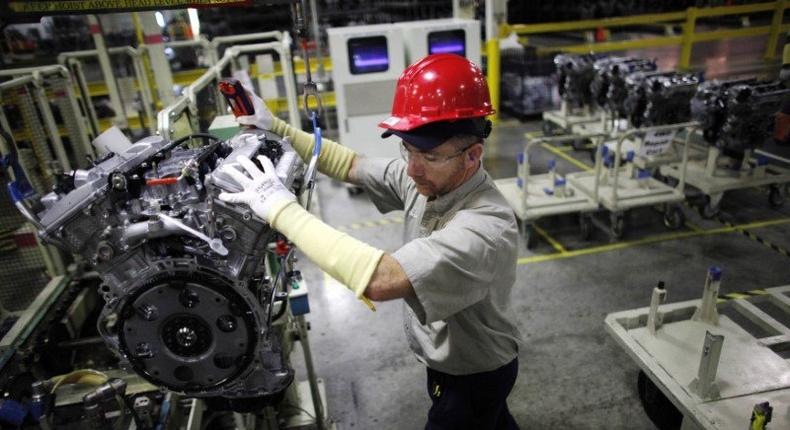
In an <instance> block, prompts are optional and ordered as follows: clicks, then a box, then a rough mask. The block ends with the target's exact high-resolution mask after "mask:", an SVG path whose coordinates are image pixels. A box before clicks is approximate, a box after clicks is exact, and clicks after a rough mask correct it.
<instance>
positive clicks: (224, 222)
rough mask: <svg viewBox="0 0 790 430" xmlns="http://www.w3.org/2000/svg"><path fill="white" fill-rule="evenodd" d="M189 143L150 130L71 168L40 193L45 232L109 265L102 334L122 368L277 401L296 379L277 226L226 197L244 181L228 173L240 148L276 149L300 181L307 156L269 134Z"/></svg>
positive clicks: (198, 389)
mask: <svg viewBox="0 0 790 430" xmlns="http://www.w3.org/2000/svg"><path fill="white" fill-rule="evenodd" d="M185 142H186V141H184V142H180V141H172V142H168V141H166V140H164V139H163V138H161V137H157V136H152V137H148V138H145V139H142V140H140V141H138V142H136V143H134V144H132V145H130V146H128V147H127V148H126V149H125V150H123V151H118V153H110V154H109V155H107V156H105V157H104V158H103V159H101V160H99V161H98V162H96V163H94V166H93V167H91V168H90V169H86V170H77V171H74V172H70V173H69V174H68V175H65V176H64V177H63V178H62V180H61V182H60V184H59V186H58V187H57V188H56V190H55V191H54V192H52V193H50V194H48V195H46V196H44V197H43V198H42V199H41V203H42V204H43V210H41V211H39V212H38V213H37V218H38V223H39V224H40V228H41V230H40V235H41V236H42V238H43V239H45V240H46V241H48V242H50V243H52V244H55V245H56V246H58V247H59V248H61V249H63V250H64V251H67V252H70V253H73V254H78V255H80V256H82V258H84V259H85V260H87V261H88V262H89V263H91V264H92V265H93V267H94V268H95V270H96V271H97V272H98V273H99V274H100V276H101V278H102V280H103V283H102V285H101V287H100V292H101V294H102V296H103V298H104V301H105V306H104V309H103V312H102V316H101V318H100V321H99V332H100V333H101V334H102V336H103V338H104V340H105V342H106V343H107V345H108V346H109V347H110V348H111V349H113V350H114V351H115V352H116V353H117V355H118V356H119V358H120V360H121V364H122V365H124V366H125V367H127V368H131V369H133V370H134V371H135V372H137V373H138V374H140V375H141V376H143V377H144V378H145V379H147V380H148V381H150V382H151V383H153V384H155V385H157V386H160V387H164V388H167V389H169V390H173V391H177V392H180V393H185V394H186V395H189V396H195V397H204V398H223V399H231V400H243V399H267V398H268V399H271V398H274V397H276V396H278V395H280V394H281V393H282V392H283V391H284V389H285V388H287V387H288V385H289V384H290V383H291V382H292V380H293V370H292V369H291V368H290V367H289V364H288V363H287V360H286V359H285V357H284V355H283V351H282V348H281V344H280V341H279V339H278V337H277V334H276V332H275V331H274V330H272V328H271V326H270V321H271V312H272V308H273V307H274V306H275V303H273V302H272V299H271V298H272V297H274V296H273V295H271V294H270V292H271V290H270V288H271V287H269V286H268V284H267V282H266V281H267V280H268V278H267V271H266V262H265V261H266V257H267V252H268V251H267V245H268V244H269V243H270V242H271V241H272V240H273V238H274V237H275V236H274V235H275V232H274V231H273V230H272V229H271V227H270V226H269V225H268V224H267V223H266V222H265V221H263V220H262V219H259V218H258V217H257V216H255V215H254V214H253V213H252V212H251V211H250V210H249V209H248V208H246V206H240V205H235V204H229V203H225V202H223V201H220V200H219V199H217V198H216V196H217V195H218V194H219V192H221V191H229V192H234V191H239V190H240V188H239V186H238V185H237V184H236V183H235V182H234V181H233V180H232V179H231V177H230V176H229V175H227V174H226V173H224V172H223V171H222V170H220V167H223V166H227V167H228V168H238V169H240V167H239V166H238V165H237V162H236V158H237V157H238V156H240V155H243V156H247V157H249V158H251V159H253V160H254V159H255V156H256V155H261V154H263V155H266V156H268V157H269V158H270V159H272V161H273V162H274V163H275V166H276V173H277V175H278V177H280V179H282V180H283V182H284V183H285V184H286V186H288V187H290V188H291V189H296V188H298V187H299V186H300V181H301V173H302V171H303V165H302V162H301V160H299V157H298V156H297V154H296V153H295V152H294V151H293V149H292V148H291V147H290V145H289V144H288V143H287V141H285V140H283V139H282V138H280V136H277V135H274V134H272V133H269V132H264V131H249V132H244V133H241V134H239V135H237V136H235V137H233V138H232V139H230V140H228V141H213V142H212V143H210V144H207V145H204V146H200V147H197V148H188V147H184V146H183V143H185ZM242 171H243V170H242Z"/></svg>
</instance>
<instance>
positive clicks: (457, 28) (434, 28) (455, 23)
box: [395, 18, 481, 66]
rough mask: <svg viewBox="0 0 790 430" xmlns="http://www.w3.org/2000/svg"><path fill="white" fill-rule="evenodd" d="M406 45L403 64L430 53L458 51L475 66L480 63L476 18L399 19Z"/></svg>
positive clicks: (398, 24) (478, 29)
mask: <svg viewBox="0 0 790 430" xmlns="http://www.w3.org/2000/svg"><path fill="white" fill-rule="evenodd" d="M395 25H397V26H398V27H399V28H400V29H401V31H402V32H403V42H404V45H405V47H406V64H412V63H414V62H416V61H418V60H420V59H421V58H423V57H425V56H427V55H430V54H458V55H460V56H462V57H466V58H468V59H469V60H470V61H472V62H473V63H475V64H477V65H478V66H480V65H481V63H480V21H476V20H473V19H459V18H448V19H435V20H426V21H408V22H399V23H397V24H395Z"/></svg>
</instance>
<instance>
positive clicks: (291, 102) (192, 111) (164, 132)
mask: <svg viewBox="0 0 790 430" xmlns="http://www.w3.org/2000/svg"><path fill="white" fill-rule="evenodd" d="M218 39H219V38H218ZM290 45H291V38H290V36H289V35H288V34H287V33H284V35H283V37H282V40H281V41H278V42H270V43H256V44H251V45H235V46H232V47H230V48H228V49H227V50H225V53H224V55H223V56H222V59H220V60H219V61H217V63H216V64H214V65H213V66H211V67H210V68H209V69H208V70H207V71H206V72H205V73H203V75H201V76H200V77H199V78H198V79H197V80H195V82H193V83H192V84H190V85H189V86H188V87H186V88H184V92H183V94H182V95H181V97H179V98H177V99H176V101H175V102H173V104H171V105H170V106H167V107H166V108H164V109H162V110H161V111H159V113H158V114H157V132H158V133H159V134H160V135H161V136H163V137H165V138H167V139H170V138H172V135H173V133H174V132H175V129H174V128H173V123H174V122H175V121H176V120H177V119H178V118H179V117H180V116H181V115H182V114H183V113H185V112H186V113H187V114H189V115H190V122H192V120H194V118H195V116H196V114H197V94H198V92H199V91H200V90H202V89H204V88H206V87H207V86H209V85H212V84H213V86H214V91H219V90H218V89H217V88H216V83H217V82H218V81H219V80H220V79H222V73H223V69H225V67H227V66H228V65H232V66H235V67H236V68H238V59H239V56H241V55H242V54H246V53H250V52H258V51H276V52H277V53H278V54H279V55H280V58H281V59H282V61H281V63H282V65H283V78H284V80H285V93H286V98H287V100H288V122H289V123H290V124H291V125H293V126H295V127H301V120H300V116H299V107H298V102H297V95H296V80H295V78H294V74H293V69H292V68H291V52H290ZM216 98H217V99H218V100H222V101H223V103H224V97H222V96H221V95H220V94H219V93H217V97H216ZM223 106H224V105H223ZM192 128H193V129H196V128H197V127H195V126H194V123H193V124H192Z"/></svg>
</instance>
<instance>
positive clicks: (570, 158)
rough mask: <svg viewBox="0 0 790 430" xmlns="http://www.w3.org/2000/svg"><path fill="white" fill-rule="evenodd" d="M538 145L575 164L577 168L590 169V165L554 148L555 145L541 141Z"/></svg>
mask: <svg viewBox="0 0 790 430" xmlns="http://www.w3.org/2000/svg"><path fill="white" fill-rule="evenodd" d="M540 146H541V147H543V148H545V149H546V150H547V151H549V152H551V153H553V154H555V155H556V156H558V157H560V158H562V159H563V160H565V161H567V162H569V163H571V164H573V165H574V166H576V167H578V168H580V169H582V170H585V171H590V170H592V167H590V166H588V165H586V164H584V163H582V162H581V161H579V160H577V159H575V158H573V157H571V156H570V155H568V154H566V153H564V152H562V151H560V150H559V149H557V148H555V147H553V146H551V145H549V144H546V143H542V144H541V145H540Z"/></svg>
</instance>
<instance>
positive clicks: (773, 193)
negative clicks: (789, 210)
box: [768, 185, 787, 209]
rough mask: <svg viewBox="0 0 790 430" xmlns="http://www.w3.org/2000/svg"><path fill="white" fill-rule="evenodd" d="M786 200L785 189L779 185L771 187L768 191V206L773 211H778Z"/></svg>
mask: <svg viewBox="0 0 790 430" xmlns="http://www.w3.org/2000/svg"><path fill="white" fill-rule="evenodd" d="M785 200H787V188H785V187H782V186H779V185H771V189H770V190H769V191H768V204H769V205H771V207H772V208H774V209H779V208H781V207H782V206H784V204H785Z"/></svg>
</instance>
